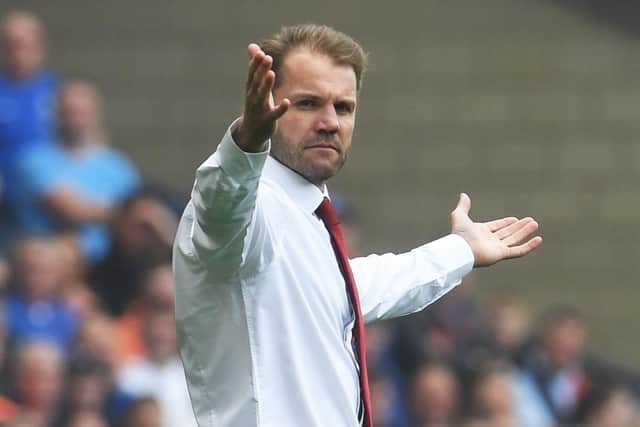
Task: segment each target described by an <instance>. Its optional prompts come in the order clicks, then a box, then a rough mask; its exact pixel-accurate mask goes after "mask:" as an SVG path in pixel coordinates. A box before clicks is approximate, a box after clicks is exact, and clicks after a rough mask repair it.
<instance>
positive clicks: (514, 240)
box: [502, 221, 538, 246]
mask: <svg viewBox="0 0 640 427" xmlns="http://www.w3.org/2000/svg"><path fill="white" fill-rule="evenodd" d="M537 229H538V223H537V222H535V221H531V222H529V223H527V224H525V225H523V226H522V228H520V229H519V230H517V231H516V232H514V233H513V234H512V235H510V236H508V237H506V238H504V239H503V240H502V242H503V243H504V244H505V245H507V246H512V245H517V244H519V243H521V242H523V241H524V240H525V239H526V238H527V237H529V236H530V235H531V234H533V232H534V231H536V230H537Z"/></svg>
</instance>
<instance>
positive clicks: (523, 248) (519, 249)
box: [505, 236, 542, 259]
mask: <svg viewBox="0 0 640 427" xmlns="http://www.w3.org/2000/svg"><path fill="white" fill-rule="evenodd" d="M541 244H542V237H540V236H536V237H534V238H533V239H530V240H529V241H528V242H526V243H523V244H521V245H518V246H512V247H510V248H508V249H507V253H506V255H505V259H510V258H520V257H523V256H525V255H527V254H528V253H530V252H532V251H533V250H534V249H536V248H537V247H538V246H540V245H541Z"/></svg>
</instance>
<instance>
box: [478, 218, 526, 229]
mask: <svg viewBox="0 0 640 427" xmlns="http://www.w3.org/2000/svg"><path fill="white" fill-rule="evenodd" d="M515 222H518V218H516V217H514V216H510V217H507V218H500V219H495V220H493V221H489V222H485V225H486V226H487V227H489V231H491V232H492V233H493V232H494V231H498V230H500V229H502V228H504V227H507V226H509V225H511V224H513V223H515Z"/></svg>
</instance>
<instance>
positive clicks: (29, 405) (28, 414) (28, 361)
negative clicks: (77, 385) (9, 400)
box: [10, 341, 64, 427]
mask: <svg viewBox="0 0 640 427" xmlns="http://www.w3.org/2000/svg"><path fill="white" fill-rule="evenodd" d="M63 363H64V360H63V357H62V353H60V351H59V350H58V349H57V348H56V347H55V346H53V345H51V344H50V343H48V342H45V341H40V342H38V341H32V342H28V343H24V344H23V345H22V346H20V347H18V349H17V353H16V365H15V370H14V375H15V390H16V391H15V393H16V396H15V397H16V399H15V400H16V402H18V404H20V406H21V407H20V410H19V413H18V415H17V416H16V417H14V419H13V420H12V421H11V423H13V424H15V425H22V424H20V423H24V424H25V425H28V426H29V427H49V426H50V425H52V423H53V421H54V420H55V418H56V417H57V411H58V408H59V406H58V405H59V399H60V396H61V391H62V385H63ZM11 423H10V425H12V424H11Z"/></svg>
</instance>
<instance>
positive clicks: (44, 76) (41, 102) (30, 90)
mask: <svg viewBox="0 0 640 427" xmlns="http://www.w3.org/2000/svg"><path fill="white" fill-rule="evenodd" d="M0 43H1V51H0V61H1V62H2V68H1V69H0V201H3V200H10V199H11V197H12V196H13V194H14V193H16V192H17V190H18V189H19V186H17V185H16V180H15V167H16V162H17V160H18V158H19V156H20V153H21V152H22V151H23V150H24V149H26V148H28V147H30V146H33V145H37V144H42V143H47V142H50V141H51V140H52V136H53V130H54V114H53V112H54V102H55V96H56V92H57V90H58V79H57V77H56V76H55V75H54V74H53V73H51V72H48V71H43V69H42V66H43V63H44V59H45V56H46V55H45V43H44V27H43V25H42V23H41V22H40V20H39V19H38V18H37V17H35V16H34V15H32V14H31V13H28V12H21V11H15V12H10V13H8V14H7V15H5V16H4V17H3V18H2V21H0ZM0 234H4V235H5V236H0V240H6V239H8V237H9V236H8V235H9V234H10V231H9V228H8V227H6V229H5V230H0ZM5 243H6V242H1V241H0V246H1V245H3V244H5Z"/></svg>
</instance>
